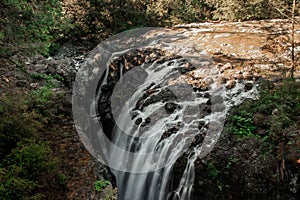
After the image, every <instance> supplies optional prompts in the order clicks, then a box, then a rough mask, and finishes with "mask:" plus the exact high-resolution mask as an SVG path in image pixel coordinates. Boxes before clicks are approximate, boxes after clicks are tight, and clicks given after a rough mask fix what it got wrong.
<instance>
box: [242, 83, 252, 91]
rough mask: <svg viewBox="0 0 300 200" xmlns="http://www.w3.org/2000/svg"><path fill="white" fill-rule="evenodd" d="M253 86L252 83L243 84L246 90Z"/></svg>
mask: <svg viewBox="0 0 300 200" xmlns="http://www.w3.org/2000/svg"><path fill="white" fill-rule="evenodd" d="M252 88H253V84H252V83H249V82H248V83H246V84H245V87H244V89H245V90H246V91H249V90H251V89H252Z"/></svg>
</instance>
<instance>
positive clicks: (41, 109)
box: [27, 73, 62, 114]
mask: <svg viewBox="0 0 300 200" xmlns="http://www.w3.org/2000/svg"><path fill="white" fill-rule="evenodd" d="M31 78H32V79H35V80H43V82H44V85H43V86H42V87H41V88H39V89H38V90H34V91H32V92H31V94H30V97H31V98H30V101H27V102H28V104H29V102H30V104H31V106H33V107H34V108H35V109H36V110H37V112H38V113H41V114H46V110H45V108H47V105H48V104H50V103H51V99H52V97H53V96H54V95H53V91H52V90H53V88H55V87H56V86H57V83H55V79H62V78H61V77H60V76H59V75H55V76H52V75H45V74H40V73H34V74H32V75H31Z"/></svg>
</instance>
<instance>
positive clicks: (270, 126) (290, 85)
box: [229, 79, 300, 141]
mask: <svg viewBox="0 0 300 200" xmlns="http://www.w3.org/2000/svg"><path fill="white" fill-rule="evenodd" d="M254 114H261V115H263V116H268V118H267V119H257V120H256V121H258V122H256V124H254ZM299 116H300V83H299V82H296V81H295V80H289V79H287V80H285V81H284V82H283V83H280V85H278V86H276V87H275V88H274V86H272V84H270V83H268V82H267V83H266V84H265V85H264V86H263V87H262V90H261V91H260V98H259V99H258V100H257V101H252V102H250V103H247V104H245V105H241V106H240V107H239V109H238V111H237V112H235V113H234V114H233V115H232V116H231V117H230V119H229V124H230V129H231V131H232V132H233V133H234V134H236V135H239V136H242V137H243V136H251V135H252V136H253V135H256V134H257V128H260V129H265V130H266V131H265V132H266V133H268V134H269V135H267V136H263V137H264V139H268V137H270V138H269V139H270V140H277V141H278V139H280V138H282V136H283V135H284V133H285V132H287V131H288V130H289V129H290V128H291V127H293V126H295V125H296V124H295V123H296V122H297V119H298V117H299Z"/></svg>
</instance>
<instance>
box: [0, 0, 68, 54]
mask: <svg viewBox="0 0 300 200" xmlns="http://www.w3.org/2000/svg"><path fill="white" fill-rule="evenodd" d="M0 5H1V11H0V14H1V20H0V28H1V34H0V45H1V48H0V51H1V55H4V56H10V55H13V54H16V53H26V54H33V53H41V54H43V55H45V56H48V55H49V49H50V47H52V46H53V43H55V41H57V40H59V39H60V38H61V37H63V36H65V35H64V34H65V33H66V32H67V31H68V28H69V26H68V20H67V19H65V18H63V16H62V7H61V3H60V0H48V1H39V0H32V1H28V0H3V1H2V2H1V3H0Z"/></svg>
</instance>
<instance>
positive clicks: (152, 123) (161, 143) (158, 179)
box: [73, 30, 256, 200]
mask: <svg viewBox="0 0 300 200" xmlns="http://www.w3.org/2000/svg"><path fill="white" fill-rule="evenodd" d="M147 31H149V30H147ZM126 37H127V39H128V38H129V39H130V38H132V37H133V36H132V35H130V36H127V35H126ZM126 37H124V35H122V37H116V38H112V39H111V40H109V41H107V42H106V43H105V44H102V45H100V46H98V49H97V52H101V53H100V54H97V53H95V52H96V50H95V51H94V53H92V54H91V56H90V58H91V59H90V60H89V59H88V61H87V62H86V66H85V67H83V69H82V70H81V72H80V74H81V75H80V76H79V78H78V76H77V80H76V84H77V85H76V87H75V90H74V93H75V94H77V95H76V96H73V102H75V103H77V105H80V103H82V106H78V109H75V110H74V112H73V113H74V116H75V118H76V117H78V118H77V119H78V121H75V122H76V125H77V126H76V128H77V130H78V132H79V133H82V134H79V135H80V137H81V139H82V140H83V142H84V144H85V145H86V147H87V148H88V149H89V150H90V152H91V153H92V154H93V155H94V156H95V157H96V158H98V159H99V160H101V161H102V162H104V163H106V164H107V165H109V166H110V167H111V169H112V172H113V173H114V175H115V177H116V182H117V187H118V193H119V199H121V200H166V199H172V200H177V199H180V200H190V199H192V190H193V182H194V176H195V175H194V168H195V166H194V162H195V160H196V159H199V158H200V159H201V158H203V157H205V156H206V155H207V154H208V153H209V152H210V151H211V150H212V149H213V147H214V144H215V143H216V142H217V140H218V138H219V136H220V134H221V132H222V129H223V124H224V122H225V118H226V115H227V113H228V111H229V109H230V108H231V107H232V106H234V105H238V104H240V103H241V102H242V101H243V100H244V99H245V98H253V97H254V96H255V94H256V88H255V87H253V88H252V89H250V90H249V89H247V90H246V89H244V87H245V81H236V82H235V85H234V86H233V87H228V85H225V84H223V83H222V81H221V78H220V73H221V72H220V70H219V69H218V66H217V65H216V64H214V63H213V61H212V60H211V59H210V58H209V56H207V55H204V54H201V55H199V54H198V56H194V55H193V56H190V57H188V56H182V55H172V53H170V52H172V51H170V50H171V49H172V48H170V46H171V45H165V43H164V44H163V45H161V44H160V45H159V47H160V48H157V44H158V43H160V42H161V41H162V40H168V42H169V43H172V42H173V41H176V40H179V39H180V37H182V36H176V38H175V39H174V38H173V39H172V38H170V39H166V37H164V36H162V35H157V36H156V37H154V38H150V39H149V38H147V37H144V36H143V37H140V36H139V35H138V37H137V39H136V38H135V39H136V40H135V41H134V42H133V43H134V44H135V45H136V44H137V43H136V42H137V41H138V44H139V45H138V46H135V45H132V44H133V43H132V41H131V40H126ZM120 38H122V41H127V42H125V43H124V44H125V45H124V44H116V43H117V42H118V41H119V40H118V39H120ZM128 41H129V42H128ZM162 43H163V42H162ZM129 44H130V45H129ZM114 45H115V46H114ZM187 49H188V48H187ZM187 49H186V47H185V48H181V50H182V52H184V51H185V52H188V50H187ZM94 66H97V67H94ZM91 83H92V84H91ZM95 83H96V84H95ZM85 88H88V89H85ZM86 99H87V100H86ZM100 129H101V131H99V130H100ZM103 132H104V134H103ZM95 133H96V134H95ZM183 153H187V154H189V156H188V160H187V164H186V169H185V171H184V173H183V174H182V178H181V181H180V182H179V184H178V186H177V189H175V190H172V189H171V188H173V187H172V183H171V180H170V177H171V174H172V170H173V167H174V164H175V162H176V161H177V160H178V158H179V157H181V156H182V155H183ZM176 176H179V174H176Z"/></svg>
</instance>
